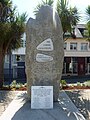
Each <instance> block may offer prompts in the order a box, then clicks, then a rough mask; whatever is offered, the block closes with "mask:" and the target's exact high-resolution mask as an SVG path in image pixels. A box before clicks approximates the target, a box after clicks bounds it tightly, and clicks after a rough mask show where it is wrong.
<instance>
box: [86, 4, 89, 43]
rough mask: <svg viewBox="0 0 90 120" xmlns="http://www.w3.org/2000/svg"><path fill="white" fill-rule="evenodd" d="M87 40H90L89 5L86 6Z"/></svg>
mask: <svg viewBox="0 0 90 120" xmlns="http://www.w3.org/2000/svg"><path fill="white" fill-rule="evenodd" d="M86 15H87V30H88V40H89V41H90V5H88V7H87V8H86Z"/></svg>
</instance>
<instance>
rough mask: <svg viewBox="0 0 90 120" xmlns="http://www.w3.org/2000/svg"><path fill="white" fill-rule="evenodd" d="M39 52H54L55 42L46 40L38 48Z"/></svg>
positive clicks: (49, 39)
mask: <svg viewBox="0 0 90 120" xmlns="http://www.w3.org/2000/svg"><path fill="white" fill-rule="evenodd" d="M37 50H41V51H53V42H52V40H51V38H48V39H46V40H44V41H43V42H42V43H40V44H39V45H38V46H37Z"/></svg>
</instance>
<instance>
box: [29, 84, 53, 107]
mask: <svg viewBox="0 0 90 120" xmlns="http://www.w3.org/2000/svg"><path fill="white" fill-rule="evenodd" d="M31 108H32V109H52V108H53V86H31Z"/></svg>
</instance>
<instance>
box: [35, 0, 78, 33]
mask: <svg viewBox="0 0 90 120" xmlns="http://www.w3.org/2000/svg"><path fill="white" fill-rule="evenodd" d="M53 3H54V1H53V0H45V1H44V0H42V3H41V4H38V5H37V7H36V9H35V11H34V12H35V14H37V13H38V11H39V9H40V8H41V6H42V5H46V4H48V5H50V6H52V5H53ZM56 8H57V12H58V14H59V17H60V19H61V23H62V28H63V32H64V34H65V32H67V31H68V32H70V33H71V30H72V26H75V25H76V24H77V22H78V21H79V13H78V10H77V8H76V7H73V8H72V7H69V6H68V1H67V0H57V6H56Z"/></svg>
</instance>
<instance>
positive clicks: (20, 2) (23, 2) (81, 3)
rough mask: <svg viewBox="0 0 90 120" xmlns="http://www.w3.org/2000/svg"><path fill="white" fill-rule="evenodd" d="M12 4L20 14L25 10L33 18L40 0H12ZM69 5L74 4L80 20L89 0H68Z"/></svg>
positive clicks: (83, 16) (83, 18)
mask: <svg viewBox="0 0 90 120" xmlns="http://www.w3.org/2000/svg"><path fill="white" fill-rule="evenodd" d="M12 1H13V5H16V6H17V10H18V12H19V13H20V14H21V13H23V12H27V14H28V18H29V17H33V18H34V13H33V11H34V9H35V7H36V6H37V4H38V3H40V2H41V0H12ZM69 5H71V6H72V7H74V6H76V7H77V9H78V11H79V13H80V16H82V20H81V21H82V22H84V20H85V9H86V8H87V6H88V5H90V0H69Z"/></svg>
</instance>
